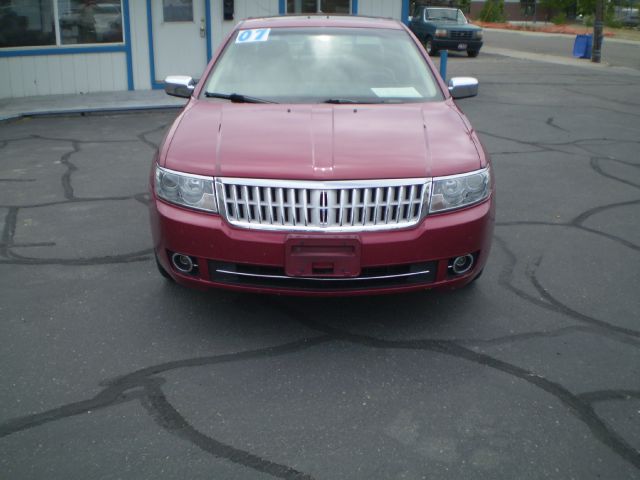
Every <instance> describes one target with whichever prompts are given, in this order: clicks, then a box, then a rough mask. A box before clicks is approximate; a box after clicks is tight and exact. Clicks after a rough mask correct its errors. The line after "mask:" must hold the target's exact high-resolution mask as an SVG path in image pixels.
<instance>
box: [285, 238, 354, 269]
mask: <svg viewBox="0 0 640 480" xmlns="http://www.w3.org/2000/svg"><path fill="white" fill-rule="evenodd" d="M360 252H361V244H360V238H359V237H358V236H354V235H349V236H338V237H329V238H319V237H311V236H304V235H290V236H288V237H287V239H286V241H285V262H284V264H285V273H286V275H287V276H290V277H327V278H341V277H343V278H344V277H347V278H349V277H357V276H358V275H360Z"/></svg>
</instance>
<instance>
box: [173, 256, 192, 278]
mask: <svg viewBox="0 0 640 480" xmlns="http://www.w3.org/2000/svg"><path fill="white" fill-rule="evenodd" d="M171 263H173V266H174V267H175V268H176V270H178V271H179V272H182V273H186V274H188V275H193V274H195V271H196V267H197V265H196V263H195V262H194V261H193V259H192V258H191V257H190V256H189V255H184V254H182V253H174V254H173V255H171Z"/></svg>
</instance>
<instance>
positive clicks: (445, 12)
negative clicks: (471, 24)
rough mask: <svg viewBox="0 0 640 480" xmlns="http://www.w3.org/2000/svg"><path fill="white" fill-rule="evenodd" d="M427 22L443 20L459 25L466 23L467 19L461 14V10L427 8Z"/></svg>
mask: <svg viewBox="0 0 640 480" xmlns="http://www.w3.org/2000/svg"><path fill="white" fill-rule="evenodd" d="M427 20H444V21H445V22H453V23H458V24H461V25H462V24H465V23H467V18H466V17H465V16H464V13H462V10H458V9H457V8H428V9H427Z"/></svg>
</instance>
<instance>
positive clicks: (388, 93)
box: [371, 87, 422, 98]
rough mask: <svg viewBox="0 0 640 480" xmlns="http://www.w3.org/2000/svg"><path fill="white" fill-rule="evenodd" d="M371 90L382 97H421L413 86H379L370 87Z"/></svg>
mask: <svg viewBox="0 0 640 480" xmlns="http://www.w3.org/2000/svg"><path fill="white" fill-rule="evenodd" d="M371 91H373V93H375V94H376V96H378V97H382V98H421V97H422V95H420V92H418V91H417V90H416V89H415V88H414V87H381V88H373V87H372V88H371Z"/></svg>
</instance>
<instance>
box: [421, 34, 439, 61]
mask: <svg viewBox="0 0 640 480" xmlns="http://www.w3.org/2000/svg"><path fill="white" fill-rule="evenodd" d="M424 48H425V50H426V51H427V53H428V54H429V56H431V57H434V56H436V55H437V54H438V49H437V48H436V47H434V46H433V39H432V38H431V37H427V40H426V41H425V42H424Z"/></svg>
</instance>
